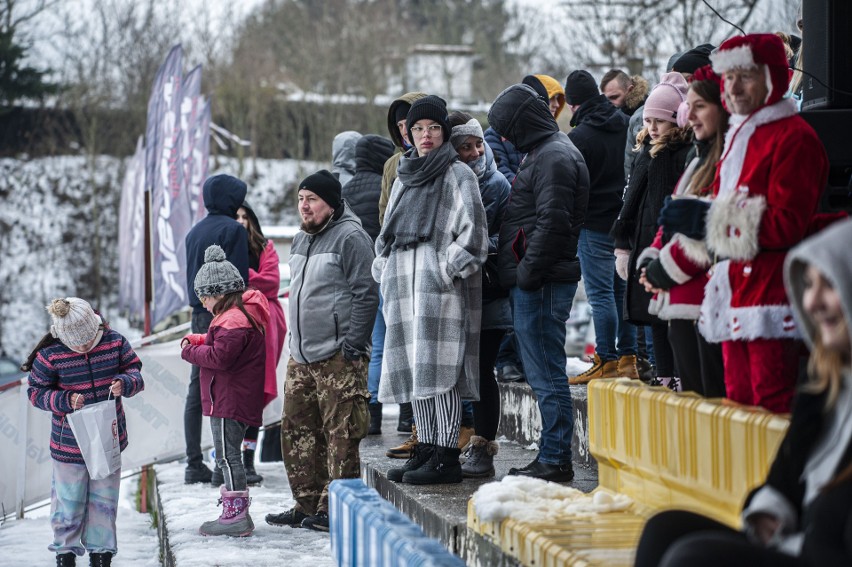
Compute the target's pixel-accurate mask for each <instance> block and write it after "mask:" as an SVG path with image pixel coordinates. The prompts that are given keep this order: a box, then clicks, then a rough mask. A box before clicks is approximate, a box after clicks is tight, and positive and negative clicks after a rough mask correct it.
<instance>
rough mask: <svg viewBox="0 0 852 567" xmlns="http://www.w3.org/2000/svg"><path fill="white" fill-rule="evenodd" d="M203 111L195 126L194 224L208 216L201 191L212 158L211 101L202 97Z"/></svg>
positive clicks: (193, 173) (193, 170)
mask: <svg viewBox="0 0 852 567" xmlns="http://www.w3.org/2000/svg"><path fill="white" fill-rule="evenodd" d="M201 100H202V105H201V112H200V114H199V117H198V123H197V126H196V128H195V136H196V142H195V146H194V152H193V153H194V156H193V162H192V184H191V187H192V199H193V203H194V207H193V211H194V216H193V219H194V221H193V224H195V223H197V222H198V221H200V220H201V219H203V218H204V217H205V216H207V209H206V208H204V195H202V193H201V189H202V187H204V181H205V180H206V179H207V171H208V163H209V159H210V101H209V100H204V98H203V97H202V99H201Z"/></svg>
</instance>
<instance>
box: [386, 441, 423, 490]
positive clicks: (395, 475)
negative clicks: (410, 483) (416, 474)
mask: <svg viewBox="0 0 852 567" xmlns="http://www.w3.org/2000/svg"><path fill="white" fill-rule="evenodd" d="M434 452H435V446H434V445H430V444H428V443H418V444H417V445H415V446H414V448H413V449H412V451H411V457H409V458H408V460H407V461H405V464H404V465H402V466H401V467H398V468H395V469H390V470H388V480H392V481H393V482H401V481H402V477H403V476H405V475H406V473H409V472H411V471H415V470H417V469H419V468H420V467H422V466H423V465H425V464H426V463H427V462H428V461H429V459H431V458H432V454H433V453H434Z"/></svg>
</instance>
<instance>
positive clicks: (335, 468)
mask: <svg viewBox="0 0 852 567" xmlns="http://www.w3.org/2000/svg"><path fill="white" fill-rule="evenodd" d="M340 192H341V187H340V182H339V181H338V180H337V178H335V177H334V175H332V174H331V173H330V172H328V171H326V170H320V171H318V172H317V173H314V174H313V175H309V176H308V177H307V178H305V180H304V181H302V183H301V184H300V185H299V216H300V217H301V218H302V224H301V231H300V232H299V234H297V235H296V237H295V238H294V239H293V246H292V248H291V250H290V273H291V274H292V283H291V286H290V360H289V362H288V365H287V380H286V382H285V385H284V415H283V417H282V419H281V448H282V453H283V455H284V464H285V465H286V468H287V477H288V479H289V481H290V488H291V490H292V491H293V499H294V500H295V501H296V506H295V507H294V508H292V509H291V510H288V511H286V512H283V513H281V514H269V515H268V516H266V521H267V523H269V524H272V525H277V526H292V527H298V526H299V525H301V526H302V527H304V528H309V529H313V530H318V531H328V485H329V483H330V482H331V481H332V480H335V479H338V478H358V477H359V476H360V458H359V454H358V446H359V445H360V443H361V439H363V438H364V437H365V436H366V435H367V427H368V425H369V414H368V411H367V401H368V400H369V397H370V394H369V392H368V390H367V365H368V362H369V351H370V336H371V334H372V330H373V320H374V318H375V316H376V308H377V307H378V304H379V295H378V284H377V283H376V282H375V281H374V280H373V277H372V275H371V273H370V266H371V265H372V263H373V240H372V239H371V238H370V236H369V235H368V234H367V232H366V231H365V230H364V229H363V228H362V227H361V221H359V220H358V217H357V216H355V214H354V213H353V212H352V211H351V210H349V208H348V207H347V206H346V203H345V202H344V201H343V200H342V199H341V197H340Z"/></svg>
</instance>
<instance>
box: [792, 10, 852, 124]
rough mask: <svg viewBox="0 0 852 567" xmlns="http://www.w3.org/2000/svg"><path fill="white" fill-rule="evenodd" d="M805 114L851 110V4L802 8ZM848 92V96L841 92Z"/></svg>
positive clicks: (846, 93)
mask: <svg viewBox="0 0 852 567" xmlns="http://www.w3.org/2000/svg"><path fill="white" fill-rule="evenodd" d="M802 28H803V29H802V49H803V51H802V58H803V62H802V68H803V69H804V70H805V71H807V72H808V73H810V74H811V75H814V76H815V77H816V78H818V79H819V80H820V81H822V82H823V83H825V86H823V85H821V84H820V83H818V82H817V81H816V80H814V77H810V76H808V75H805V76H804V78H803V81H802V110H815V109H820V108H852V0H804V2H803V4H802ZM838 91H845V92H838Z"/></svg>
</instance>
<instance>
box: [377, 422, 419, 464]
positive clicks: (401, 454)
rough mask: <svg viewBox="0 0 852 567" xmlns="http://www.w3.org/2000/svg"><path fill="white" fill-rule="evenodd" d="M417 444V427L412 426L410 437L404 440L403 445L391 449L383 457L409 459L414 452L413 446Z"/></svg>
mask: <svg viewBox="0 0 852 567" xmlns="http://www.w3.org/2000/svg"><path fill="white" fill-rule="evenodd" d="M417 443H418V441H417V425H412V426H411V436H410V437H409V438H408V439H406V440H405V443H403V444H402V445H400V446H399V447H391V448H390V449H388V451H387V453H385V455H387V456H388V457H390V458H391V459H410V458H411V454H412V451H414V446H415V445H417Z"/></svg>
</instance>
